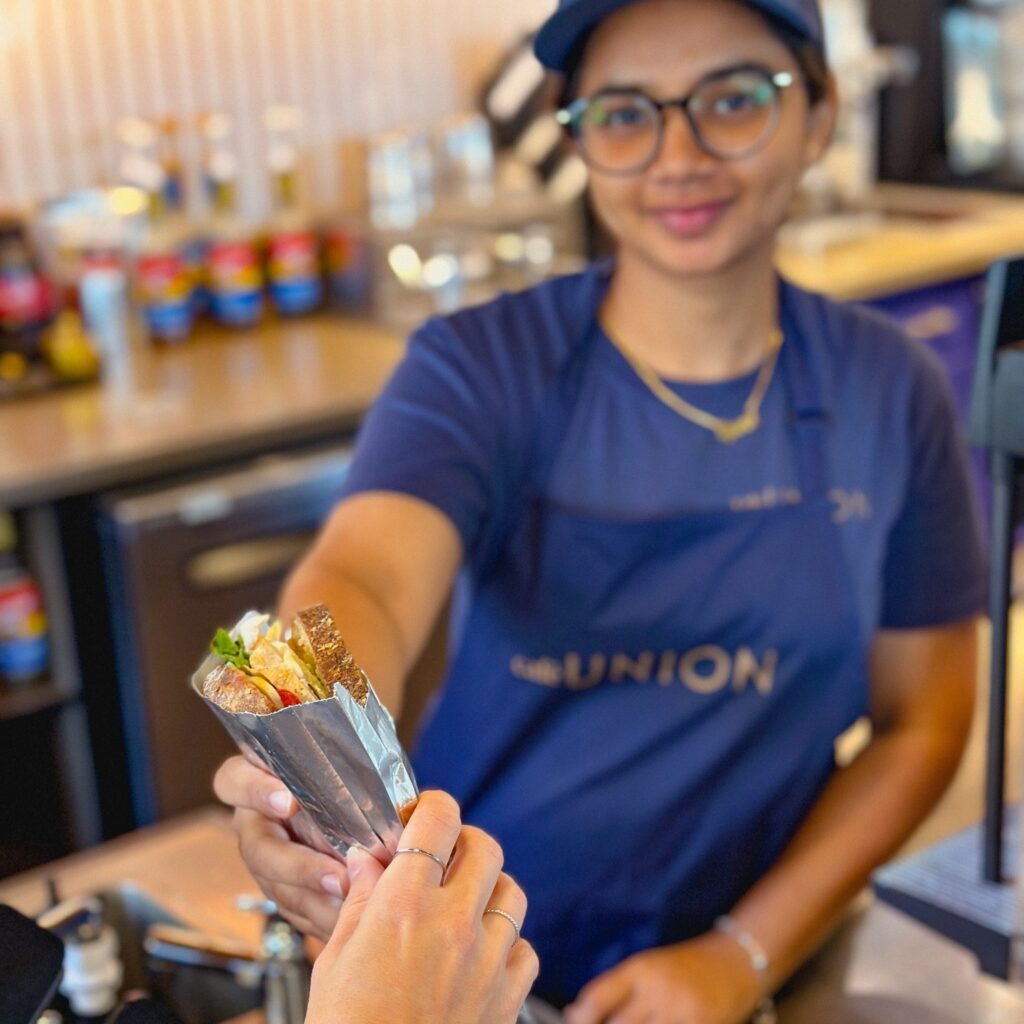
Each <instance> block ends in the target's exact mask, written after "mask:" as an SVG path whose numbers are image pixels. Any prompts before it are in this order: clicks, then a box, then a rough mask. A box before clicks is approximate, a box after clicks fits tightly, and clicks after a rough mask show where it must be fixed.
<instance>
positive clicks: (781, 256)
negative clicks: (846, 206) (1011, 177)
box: [777, 185, 1024, 301]
mask: <svg viewBox="0 0 1024 1024" xmlns="http://www.w3.org/2000/svg"><path fill="white" fill-rule="evenodd" d="M1017 253H1024V199H1021V198H1018V197H1015V196H1013V195H1008V194H1006V195H1004V194H996V193H987V192H966V191H965V192H961V191H957V190H953V189H935V188H922V187H919V186H906V185H882V186H880V187H879V188H878V189H877V190H876V191H875V193H874V195H873V196H872V197H871V199H870V200H868V201H867V202H866V203H865V205H864V208H863V209H862V210H858V211H856V212H853V213H844V214H839V215H836V216H830V217H823V218H816V219H812V220H809V221H806V222H800V221H796V222H794V223H792V224H790V225H787V227H786V228H785V229H784V230H783V233H782V238H781V244H780V246H779V250H778V256H777V263H778V266H779V269H780V270H781V271H782V272H783V274H785V275H786V276H787V277H789V278H790V279H791V280H792V281H794V282H795V283H796V284H799V285H801V286H802V287H804V288H809V289H811V290H812V291H818V292H823V293H825V294H826V295H830V296H832V297H833V298H835V299H840V300H842V301H861V300H867V299H877V298H881V297H884V296H888V295H894V294H897V293H900V292H906V291H911V290H914V289H918V288H922V287H925V286H927V285H933V284H939V283H941V282H943V281H952V280H955V279H957V278H963V277H971V276H974V275H978V274H982V273H984V271H985V269H986V268H987V267H988V266H989V264H990V263H992V262H994V261H995V260H997V259H1000V258H1002V257H1005V256H1010V255H1014V254H1017Z"/></svg>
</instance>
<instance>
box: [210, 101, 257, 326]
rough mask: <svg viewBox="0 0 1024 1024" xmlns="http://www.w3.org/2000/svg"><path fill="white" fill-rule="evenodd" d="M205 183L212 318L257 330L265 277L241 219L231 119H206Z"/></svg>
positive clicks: (252, 239)
mask: <svg viewBox="0 0 1024 1024" xmlns="http://www.w3.org/2000/svg"><path fill="white" fill-rule="evenodd" d="M202 133H203V143H204V154H203V180H204V183H205V186H206V194H207V199H208V202H209V204H210V210H211V216H210V224H209V232H208V244H207V249H206V281H207V288H208V290H209V304H210V313H211V314H212V316H213V318H214V319H215V320H217V321H218V322H219V323H222V324H225V325H227V326H229V327H253V326H255V325H256V324H258V323H259V322H260V320H261V319H262V318H263V272H262V269H261V267H260V253H259V246H258V244H257V239H256V234H255V232H254V231H253V230H252V228H251V227H250V226H249V225H248V224H247V223H246V222H245V221H244V220H243V219H242V218H241V217H240V216H239V215H238V213H237V210H236V205H237V196H238V159H237V157H236V156H235V153H234V151H233V149H232V146H231V133H232V126H231V120H230V118H228V117H227V116H225V115H223V114H212V115H210V116H208V117H206V118H205V119H204V121H203V126H202Z"/></svg>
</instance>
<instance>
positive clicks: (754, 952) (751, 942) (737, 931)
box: [715, 914, 771, 980]
mask: <svg viewBox="0 0 1024 1024" xmlns="http://www.w3.org/2000/svg"><path fill="white" fill-rule="evenodd" d="M715 928H716V929H717V930H718V931H720V932H723V933H724V934H726V935H728V936H729V938H731V939H733V940H734V941H735V942H737V943H738V944H739V945H740V946H741V947H742V949H743V952H744V953H746V954H747V956H748V957H750V966H751V967H753V968H754V970H755V971H757V973H758V974H759V975H760V976H761V979H762V980H767V975H768V968H769V967H770V966H771V961H770V960H769V959H768V954H767V953H766V952H765V951H764V946H762V945H761V943H760V942H758V941H757V939H755V938H754V936H753V935H751V934H750V932H748V931H747V930H746V929H745V928H741V927H740V926H739V925H738V924H737V923H736V922H735V921H734V920H733V919H732V918H731V917H730V916H729V915H728V914H723V915H722V916H721V917H719V918H716V920H715Z"/></svg>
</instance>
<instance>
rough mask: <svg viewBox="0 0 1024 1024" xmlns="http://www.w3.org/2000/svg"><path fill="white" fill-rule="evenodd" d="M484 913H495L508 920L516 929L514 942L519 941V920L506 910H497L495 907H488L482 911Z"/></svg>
mask: <svg viewBox="0 0 1024 1024" xmlns="http://www.w3.org/2000/svg"><path fill="white" fill-rule="evenodd" d="M484 913H485V914H497V915H498V917H503V918H505V920H506V921H508V923H509V924H510V925H512V927H513V928H515V930H516V942H518V941H519V939H520V937H521V929H520V927H519V922H518V921H517V920H516V919H515V918H514V917H513V916H512V915H511V914H510V913H509V912H508V911H507V910H499V909H498V908H497V907H488V908H487V909H486V910H485V911H484Z"/></svg>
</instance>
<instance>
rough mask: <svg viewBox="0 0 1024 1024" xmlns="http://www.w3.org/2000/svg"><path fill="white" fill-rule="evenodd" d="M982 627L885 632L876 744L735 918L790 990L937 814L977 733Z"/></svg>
mask: <svg viewBox="0 0 1024 1024" xmlns="http://www.w3.org/2000/svg"><path fill="white" fill-rule="evenodd" d="M976 679H977V621H976V620H974V619H971V620H970V621H967V622H962V623H958V624H956V625H952V626H943V627H939V628H934V629H916V630H901V631H886V632H881V633H879V634H878V636H877V638H876V641H875V644H874V648H873V650H872V655H871V719H872V724H873V727H874V737H873V739H872V742H871V743H870V744H869V745H868V747H867V748H866V749H865V750H864V752H863V753H862V754H861V755H860V757H858V758H857V759H856V760H855V761H854V762H853V763H852V764H851V765H849V766H848V767H846V768H844V769H842V770H841V771H839V773H838V774H837V775H836V776H835V777H834V778H833V780H832V782H831V783H830V784H829V786H828V787H827V788H826V790H825V792H824V793H823V794H822V796H821V798H820V799H819V800H818V802H817V804H816V805H815V807H814V808H813V810H812V811H811V814H810V815H809V816H808V818H807V820H806V821H805V822H804V824H803V826H802V827H801V829H800V830H799V832H798V833H797V835H796V836H795V838H794V839H793V841H792V842H791V843H790V845H789V847H788V848H787V849H786V851H785V853H784V854H783V856H782V857H781V859H780V860H779V862H778V863H777V864H776V865H775V867H774V868H773V869H772V870H771V871H770V872H769V873H768V874H767V875H766V876H765V877H764V878H763V879H762V880H761V881H760V882H759V883H758V884H757V885H756V886H755V887H754V888H753V889H752V890H751V891H750V893H748V894H747V896H746V897H745V898H744V899H743V900H742V901H741V902H740V904H739V905H738V906H737V907H736V908H735V910H734V912H733V914H732V916H733V918H734V919H735V920H736V921H737V922H738V923H739V924H740V926H741V927H743V928H745V929H747V930H748V931H749V932H750V933H751V934H752V935H755V936H757V937H758V939H759V940H760V941H761V943H762V944H763V945H764V947H765V950H766V952H767V953H768V955H769V958H770V960H771V962H772V969H771V980H772V982H773V984H776V985H778V984H781V983H782V982H783V981H784V980H785V979H786V978H787V977H788V976H789V975H790V974H792V972H793V971H794V970H795V969H796V968H797V967H798V966H799V965H800V964H801V963H802V962H803V960H804V959H805V958H806V957H807V956H808V954H809V953H811V952H812V951H813V950H814V949H815V948H816V947H817V945H818V944H819V943H820V942H821V940H822V939H823V938H824V937H825V935H826V934H827V933H828V932H829V930H830V929H831V928H832V927H833V925H834V924H835V923H836V920H837V918H838V917H839V915H840V914H841V913H842V911H843V909H844V908H845V907H846V905H847V904H848V903H849V902H850V900H852V899H853V897H854V896H856V895H857V893H858V892H859V891H860V890H861V889H862V888H863V886H864V885H865V884H866V883H867V881H868V879H869V878H870V875H871V873H872V871H874V869H875V868H876V867H878V866H879V865H880V864H882V863H883V862H885V861H886V860H888V859H889V858H890V857H891V856H892V855H893V854H894V853H895V852H896V851H897V850H898V849H899V847H900V846H901V845H902V844H903V843H904V842H905V841H906V840H907V839H908V838H909V836H910V834H911V833H912V832H913V831H914V829H915V828H916V827H917V826H918V825H919V824H920V823H921V822H922V821H923V820H924V818H925V817H926V816H927V814H928V812H929V811H930V810H931V809H932V808H933V807H934V806H935V804H936V803H937V802H938V800H939V798H940V797H941V796H942V794H943V792H945V790H946V787H947V786H948V785H949V783H950V782H951V781H952V779H953V775H954V774H955V772H956V769H957V766H958V765H959V763H960V758H961V755H962V754H963V751H964V747H965V745H966V743H967V737H968V734H969V732H970V726H971V718H972V714H973V709H974V694H975V684H976Z"/></svg>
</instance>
